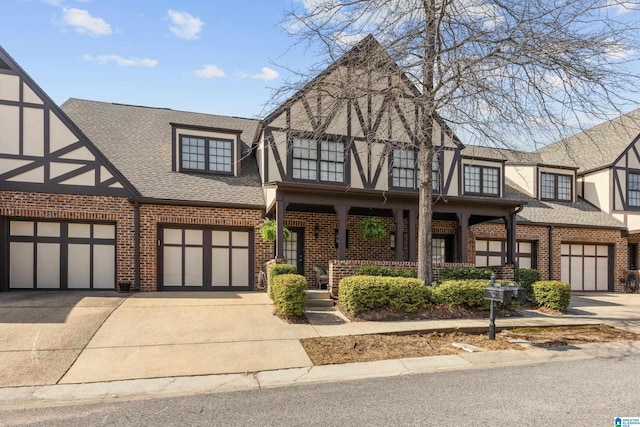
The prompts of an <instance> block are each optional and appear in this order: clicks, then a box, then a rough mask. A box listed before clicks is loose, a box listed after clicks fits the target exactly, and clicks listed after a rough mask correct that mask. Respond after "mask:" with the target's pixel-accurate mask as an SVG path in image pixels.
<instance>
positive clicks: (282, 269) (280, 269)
mask: <svg viewBox="0 0 640 427" xmlns="http://www.w3.org/2000/svg"><path fill="white" fill-rule="evenodd" d="M297 273H298V267H296V266H295V265H293V264H275V265H273V266H272V267H271V269H270V270H269V298H271V299H273V288H272V286H271V283H273V278H274V277H275V276H278V275H280V274H297Z"/></svg>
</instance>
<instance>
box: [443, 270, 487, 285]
mask: <svg viewBox="0 0 640 427" xmlns="http://www.w3.org/2000/svg"><path fill="white" fill-rule="evenodd" d="M492 273H493V271H491V270H489V269H488V268H478V267H448V268H443V269H442V270H440V281H441V282H444V281H447V280H483V279H486V280H489V279H491V274H492Z"/></svg>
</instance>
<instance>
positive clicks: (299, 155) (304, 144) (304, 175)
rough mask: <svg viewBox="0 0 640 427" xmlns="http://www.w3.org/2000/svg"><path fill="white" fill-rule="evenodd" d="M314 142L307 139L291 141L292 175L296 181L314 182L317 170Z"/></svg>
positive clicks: (316, 154)
mask: <svg viewBox="0 0 640 427" xmlns="http://www.w3.org/2000/svg"><path fill="white" fill-rule="evenodd" d="M316 144H317V143H316V141H313V140H308V139H294V140H293V152H292V156H293V167H292V174H293V177H294V178H296V179H307V180H314V181H315V180H316V176H317V175H316V171H317V168H318V164H317V157H318V153H317V150H316Z"/></svg>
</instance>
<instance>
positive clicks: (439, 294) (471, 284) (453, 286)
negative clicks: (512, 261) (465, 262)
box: [431, 280, 491, 310]
mask: <svg viewBox="0 0 640 427" xmlns="http://www.w3.org/2000/svg"><path fill="white" fill-rule="evenodd" d="M489 283H490V282H489V280H448V281H446V282H442V283H441V284H440V285H438V286H436V287H434V288H433V291H432V295H431V300H432V301H433V303H434V304H442V305H449V306H451V307H457V306H466V307H470V308H480V309H482V310H488V309H489V308H490V307H489V306H490V304H491V301H489V300H488V299H485V297H484V288H486V287H487V286H489Z"/></svg>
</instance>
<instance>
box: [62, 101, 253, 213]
mask: <svg viewBox="0 0 640 427" xmlns="http://www.w3.org/2000/svg"><path fill="white" fill-rule="evenodd" d="M62 109H63V110H64V111H65V112H66V113H67V114H68V115H69V117H71V119H73V120H74V121H75V122H76V124H77V125H78V127H80V128H81V129H82V130H83V131H84V133H85V134H86V135H87V136H88V137H89V138H91V140H92V141H93V142H94V144H95V145H96V146H97V147H98V148H99V149H100V150H101V151H102V152H103V153H104V154H105V155H106V156H107V157H108V158H109V159H110V160H111V161H112V163H113V164H114V165H115V166H116V167H117V168H118V170H120V171H121V172H122V173H123V175H124V176H126V177H127V179H128V180H129V181H130V182H131V183H132V184H133V185H134V186H135V188H136V189H137V190H138V192H139V193H140V194H141V196H142V197H144V198H152V199H159V200H173V201H185V202H198V203H208V204H212V205H219V206H235V207H250V208H264V197H263V193H262V187H261V184H260V176H259V174H258V168H257V164H256V161H255V159H253V158H252V157H251V149H250V144H251V139H252V138H253V135H254V134H255V131H256V128H257V126H258V121H257V120H252V119H244V118H238V117H225V116H217V115H213V114H201V113H191V112H185V111H176V110H170V109H163V108H149V107H141V106H133V105H122V104H113V103H106V102H97V101H86V100H80V99H73V98H72V99H69V100H68V101H67V102H65V103H64V104H63V105H62ZM171 123H179V124H180V125H191V126H203V127H208V128H220V129H230V130H231V129H234V130H238V131H240V140H241V143H242V144H241V145H242V155H243V160H242V163H241V168H240V171H241V175H240V176H238V177H234V176H229V175H216V174H208V173H183V172H173V171H172V170H171V162H172V126H171Z"/></svg>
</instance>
